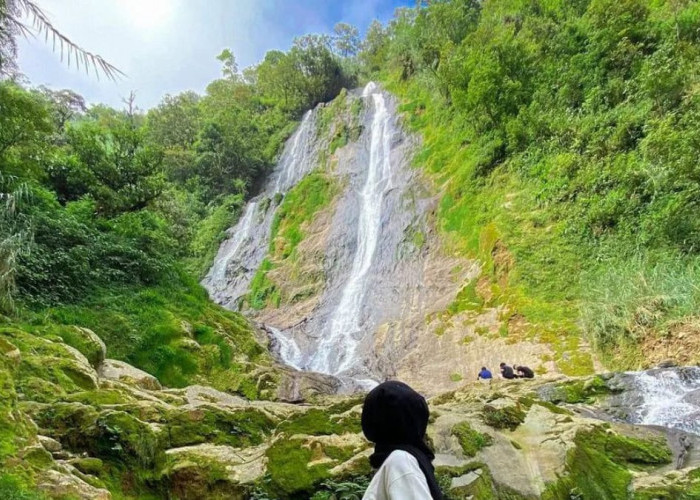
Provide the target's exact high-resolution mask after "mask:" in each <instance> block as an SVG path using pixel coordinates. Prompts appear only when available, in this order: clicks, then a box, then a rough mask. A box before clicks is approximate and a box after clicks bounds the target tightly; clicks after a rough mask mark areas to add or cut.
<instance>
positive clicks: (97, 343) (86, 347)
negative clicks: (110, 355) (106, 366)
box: [73, 326, 107, 368]
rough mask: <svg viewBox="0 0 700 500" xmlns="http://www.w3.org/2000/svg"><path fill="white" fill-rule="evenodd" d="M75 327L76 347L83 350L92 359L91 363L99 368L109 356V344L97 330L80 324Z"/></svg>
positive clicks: (89, 359)
mask: <svg viewBox="0 0 700 500" xmlns="http://www.w3.org/2000/svg"><path fill="white" fill-rule="evenodd" d="M73 328H74V329H75V336H74V339H75V342H74V345H73V346H74V347H75V348H76V349H78V350H79V351H80V352H82V353H83V354H84V355H85V357H86V358H87V359H88V361H90V364H91V365H92V366H94V367H95V368H98V367H99V366H100V364H102V362H103V361H104V360H105V358H106V357H107V346H105V343H104V342H103V341H102V339H101V338H100V337H98V336H97V334H96V333H95V332H93V331H92V330H90V329H89V328H83V327H80V326H75V327H73Z"/></svg>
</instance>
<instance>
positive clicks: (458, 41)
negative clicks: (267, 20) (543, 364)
mask: <svg viewBox="0 0 700 500" xmlns="http://www.w3.org/2000/svg"><path fill="white" fill-rule="evenodd" d="M360 58H361V60H362V61H363V62H364V64H365V67H366V69H367V71H369V72H370V73H371V74H373V75H375V76H376V77H379V78H380V79H382V80H383V81H384V82H386V84H387V85H388V86H389V88H390V89H391V90H392V91H394V92H395V93H396V94H398V95H399V96H400V98H401V99H402V101H403V103H404V104H403V111H404V113H405V119H406V124H407V125H408V126H409V127H410V128H412V129H413V130H415V131H416V132H419V133H420V134H421V136H422V138H423V147H422V150H421V151H420V153H419V154H418V155H417V157H416V158H415V164H416V166H418V167H421V168H424V169H425V170H426V171H427V172H429V173H430V174H431V175H432V178H433V179H434V181H435V184H436V187H437V189H438V190H439V191H440V192H441V193H442V195H441V196H442V198H441V203H440V207H439V211H438V220H439V224H440V227H441V229H442V230H443V231H444V232H445V233H446V234H447V235H448V236H449V240H450V242H451V246H452V247H453V249H454V250H455V251H457V252H459V253H462V254H463V255H467V256H470V257H477V258H479V259H480V260H481V261H482V262H483V263H484V265H485V270H486V278H485V279H484V278H482V281H481V282H480V283H478V284H476V290H477V291H478V293H479V294H480V295H481V296H482V298H483V299H484V300H485V301H486V303H487V304H490V305H493V304H502V305H504V306H506V307H507V308H508V311H509V312H510V314H512V315H517V316H516V317H517V318H518V319H521V318H522V317H524V319H525V320H526V322H527V324H528V327H527V328H526V330H525V333H524V334H525V335H526V336H528V337H534V338H538V339H541V340H543V341H548V342H554V343H558V344H560V345H561V346H562V349H563V348H564V347H565V345H568V348H572V347H573V348H575V346H576V343H577V340H576V339H577V338H578V337H579V335H580V333H583V334H584V337H583V338H584V339H586V340H587V341H589V342H590V343H591V344H592V345H593V346H594V347H595V349H596V350H597V352H598V353H599V354H600V355H602V359H603V360H604V361H606V362H607V363H608V364H609V366H611V367H615V366H616V367H623V368H631V367H638V366H640V365H644V364H646V363H648V362H652V361H654V360H656V361H660V359H659V356H662V357H663V356H668V357H672V358H673V357H675V358H676V359H677V360H678V361H680V362H691V361H693V360H695V361H697V359H698V350H697V348H698V345H697V344H696V343H695V344H693V343H692V341H690V344H689V345H688V346H687V347H686V348H680V347H681V346H683V345H684V343H685V342H688V340H687V338H688V337H693V336H697V334H698V332H699V330H698V324H699V322H700V320H699V319H698V317H697V311H698V310H699V309H698V306H700V289H699V288H698V287H697V283H698V278H700V275H699V272H700V264H699V263H700V260H699V259H698V252H699V250H700V225H699V223H698V218H697V216H696V214H697V211H698V206H699V203H700V191H698V180H700V167H699V166H698V161H697V152H698V147H699V146H700V144H699V143H698V137H700V134H699V132H700V120H699V117H700V114H699V113H700V95H699V94H698V85H699V83H700V80H699V79H698V78H699V77H698V73H697V70H696V68H697V67H698V63H699V62H700V59H699V58H700V4H698V2H692V1H682V0H679V1H676V0H669V1H663V0H658V1H652V2H647V1H642V0H622V1H612V0H591V1H587V0H581V1H575V2H570V1H563V0H562V1H557V0H535V1H530V0H505V1H502V0H493V1H489V0H487V1H484V2H477V1H453V2H429V3H427V5H425V6H421V7H419V8H416V9H402V10H399V11H398V12H397V14H396V16H395V18H394V20H393V21H392V22H391V23H390V24H389V26H388V27H386V28H381V27H379V26H377V25H375V26H374V29H373V30H371V31H370V33H369V34H368V37H367V40H366V42H365V49H364V51H363V52H362V53H361V54H360ZM467 286H469V285H467ZM472 286H474V285H473V284H472ZM522 333H523V332H522V331H519V332H517V335H521V334H522ZM511 334H516V333H514V332H511ZM684 338H685V340H683V339H684ZM652 346H654V347H653V348H652ZM645 348H646V349H647V351H651V350H655V349H658V352H657V353H655V354H654V355H653V356H651V357H650V358H649V359H645V357H644V349H645ZM558 361H559V365H560V367H562V368H563V369H564V370H565V371H568V372H573V373H575V372H577V371H579V370H580V369H581V368H585V366H577V365H578V364H580V363H583V364H584V365H586V364H587V363H588V362H587V361H586V360H585V359H581V360H578V361H577V360H575V359H574V360H572V359H559V360H558Z"/></svg>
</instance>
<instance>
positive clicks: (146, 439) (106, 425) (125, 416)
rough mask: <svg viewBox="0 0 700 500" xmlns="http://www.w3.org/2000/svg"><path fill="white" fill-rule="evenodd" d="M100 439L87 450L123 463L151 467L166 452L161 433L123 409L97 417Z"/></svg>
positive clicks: (103, 457)
mask: <svg viewBox="0 0 700 500" xmlns="http://www.w3.org/2000/svg"><path fill="white" fill-rule="evenodd" d="M96 427H97V439H96V441H94V442H91V443H87V447H86V448H87V451H88V452H89V453H90V454H91V455H94V456H97V457H99V458H102V459H105V460H110V461H112V462H117V463H122V464H124V465H136V466H139V467H152V466H153V465H154V464H155V463H156V461H157V459H158V458H159V456H160V455H161V454H162V452H163V443H162V440H161V439H160V434H159V433H156V431H155V430H154V428H153V427H152V426H151V425H149V424H148V423H146V422H143V421H141V420H139V419H137V418H136V417H134V416H133V415H130V414H129V413H126V412H123V411H110V410H108V411H106V412H104V413H102V414H101V415H100V416H99V417H98V418H97V421H96Z"/></svg>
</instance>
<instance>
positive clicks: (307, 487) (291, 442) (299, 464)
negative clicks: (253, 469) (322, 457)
mask: <svg viewBox="0 0 700 500" xmlns="http://www.w3.org/2000/svg"><path fill="white" fill-rule="evenodd" d="M305 444H306V443H305V441H304V440H303V439H286V438H282V439H277V440H276V441H275V442H274V443H273V444H272V446H270V448H269V449H268V450H267V452H266V456H267V472H268V474H269V484H268V485H267V487H268V488H269V490H270V492H271V493H272V494H273V495H276V496H274V497H273V498H289V497H290V496H292V495H296V496H300V495H301V494H303V493H310V492H312V491H313V489H314V487H315V486H316V485H318V484H320V483H321V482H322V481H323V480H325V479H328V478H329V477H330V472H329V471H330V468H331V466H330V464H329V463H319V464H315V465H313V464H311V462H313V456H314V451H313V449H312V448H311V447H308V446H305Z"/></svg>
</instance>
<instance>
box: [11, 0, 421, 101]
mask: <svg viewBox="0 0 700 500" xmlns="http://www.w3.org/2000/svg"><path fill="white" fill-rule="evenodd" d="M37 3H38V4H39V5H40V6H41V8H42V9H43V10H44V12H45V13H46V14H47V15H48V16H49V18H50V19H51V21H52V23H53V24H54V25H55V26H56V27H57V28H58V29H59V30H60V31H61V32H62V33H63V34H65V35H66V36H68V37H69V38H70V39H71V40H72V41H74V42H76V43H78V44H79V45H80V46H81V47H83V48H85V49H87V50H89V51H91V52H94V53H97V54H99V55H101V56H102V57H104V58H105V59H106V60H107V61H108V62H110V63H111V64H113V65H114V66H116V67H117V68H119V69H120V70H121V71H122V72H124V73H125V74H126V77H124V78H122V79H121V80H119V81H117V82H111V81H109V80H107V79H105V78H104V77H101V78H100V79H99V80H98V79H97V78H96V77H95V75H94V74H93V73H91V74H90V75H86V74H85V71H84V70H82V69H81V70H80V71H79V70H78V69H76V68H75V66H73V67H68V66H67V65H66V63H65V62H63V63H62V62H61V60H60V54H57V53H54V52H53V51H52V48H51V45H50V44H46V43H44V40H43V38H41V39H36V38H35V39H32V38H30V39H27V40H24V39H23V40H20V47H19V60H18V62H19V66H20V69H21V70H22V72H23V73H24V75H25V76H26V77H27V78H28V80H29V82H30V84H32V85H37V86H38V85H47V86H48V87H51V88H54V89H62V88H70V89H73V90H75V91H77V92H78V93H80V94H82V95H83V96H84V97H85V98H86V100H87V101H88V102H89V103H92V104H95V103H99V102H101V103H105V104H108V105H110V106H113V107H118V108H121V107H123V102H122V99H123V98H124V97H126V96H127V95H129V92H130V91H132V90H133V91H135V92H136V104H137V106H138V107H140V108H141V109H149V108H151V107H153V106H155V105H157V104H158V102H159V101H160V100H161V98H162V97H163V96H164V95H165V94H177V93H179V92H182V91H185V90H194V91H196V92H199V93H202V92H204V89H205V88H206V86H207V84H208V83H209V82H210V81H212V80H214V79H215V78H217V77H219V76H220V74H221V73H220V71H221V63H220V62H219V61H217V60H216V56H217V55H218V54H219V53H220V52H221V50H222V49H224V48H230V49H231V50H232V51H233V53H234V54H235V56H236V60H237V62H238V65H239V68H245V67H247V66H250V65H252V64H255V63H256V62H258V61H260V60H262V58H263V57H264V55H265V52H267V51H268V50H273V49H281V50H286V49H288V48H289V47H290V46H291V44H292V40H293V39H294V38H295V37H296V36H300V35H304V34H306V33H330V32H331V31H332V29H333V26H334V25H335V24H336V23H337V22H341V21H342V22H347V23H350V24H353V25H355V26H357V27H358V28H359V29H360V31H361V33H364V31H365V30H366V29H367V26H369V24H370V23H371V22H372V20H373V19H379V20H380V21H382V22H386V21H387V20H389V19H390V18H391V17H392V15H393V12H394V9H395V8H396V7H399V6H403V5H414V4H415V0H347V1H338V0H286V1H285V0H37Z"/></svg>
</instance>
